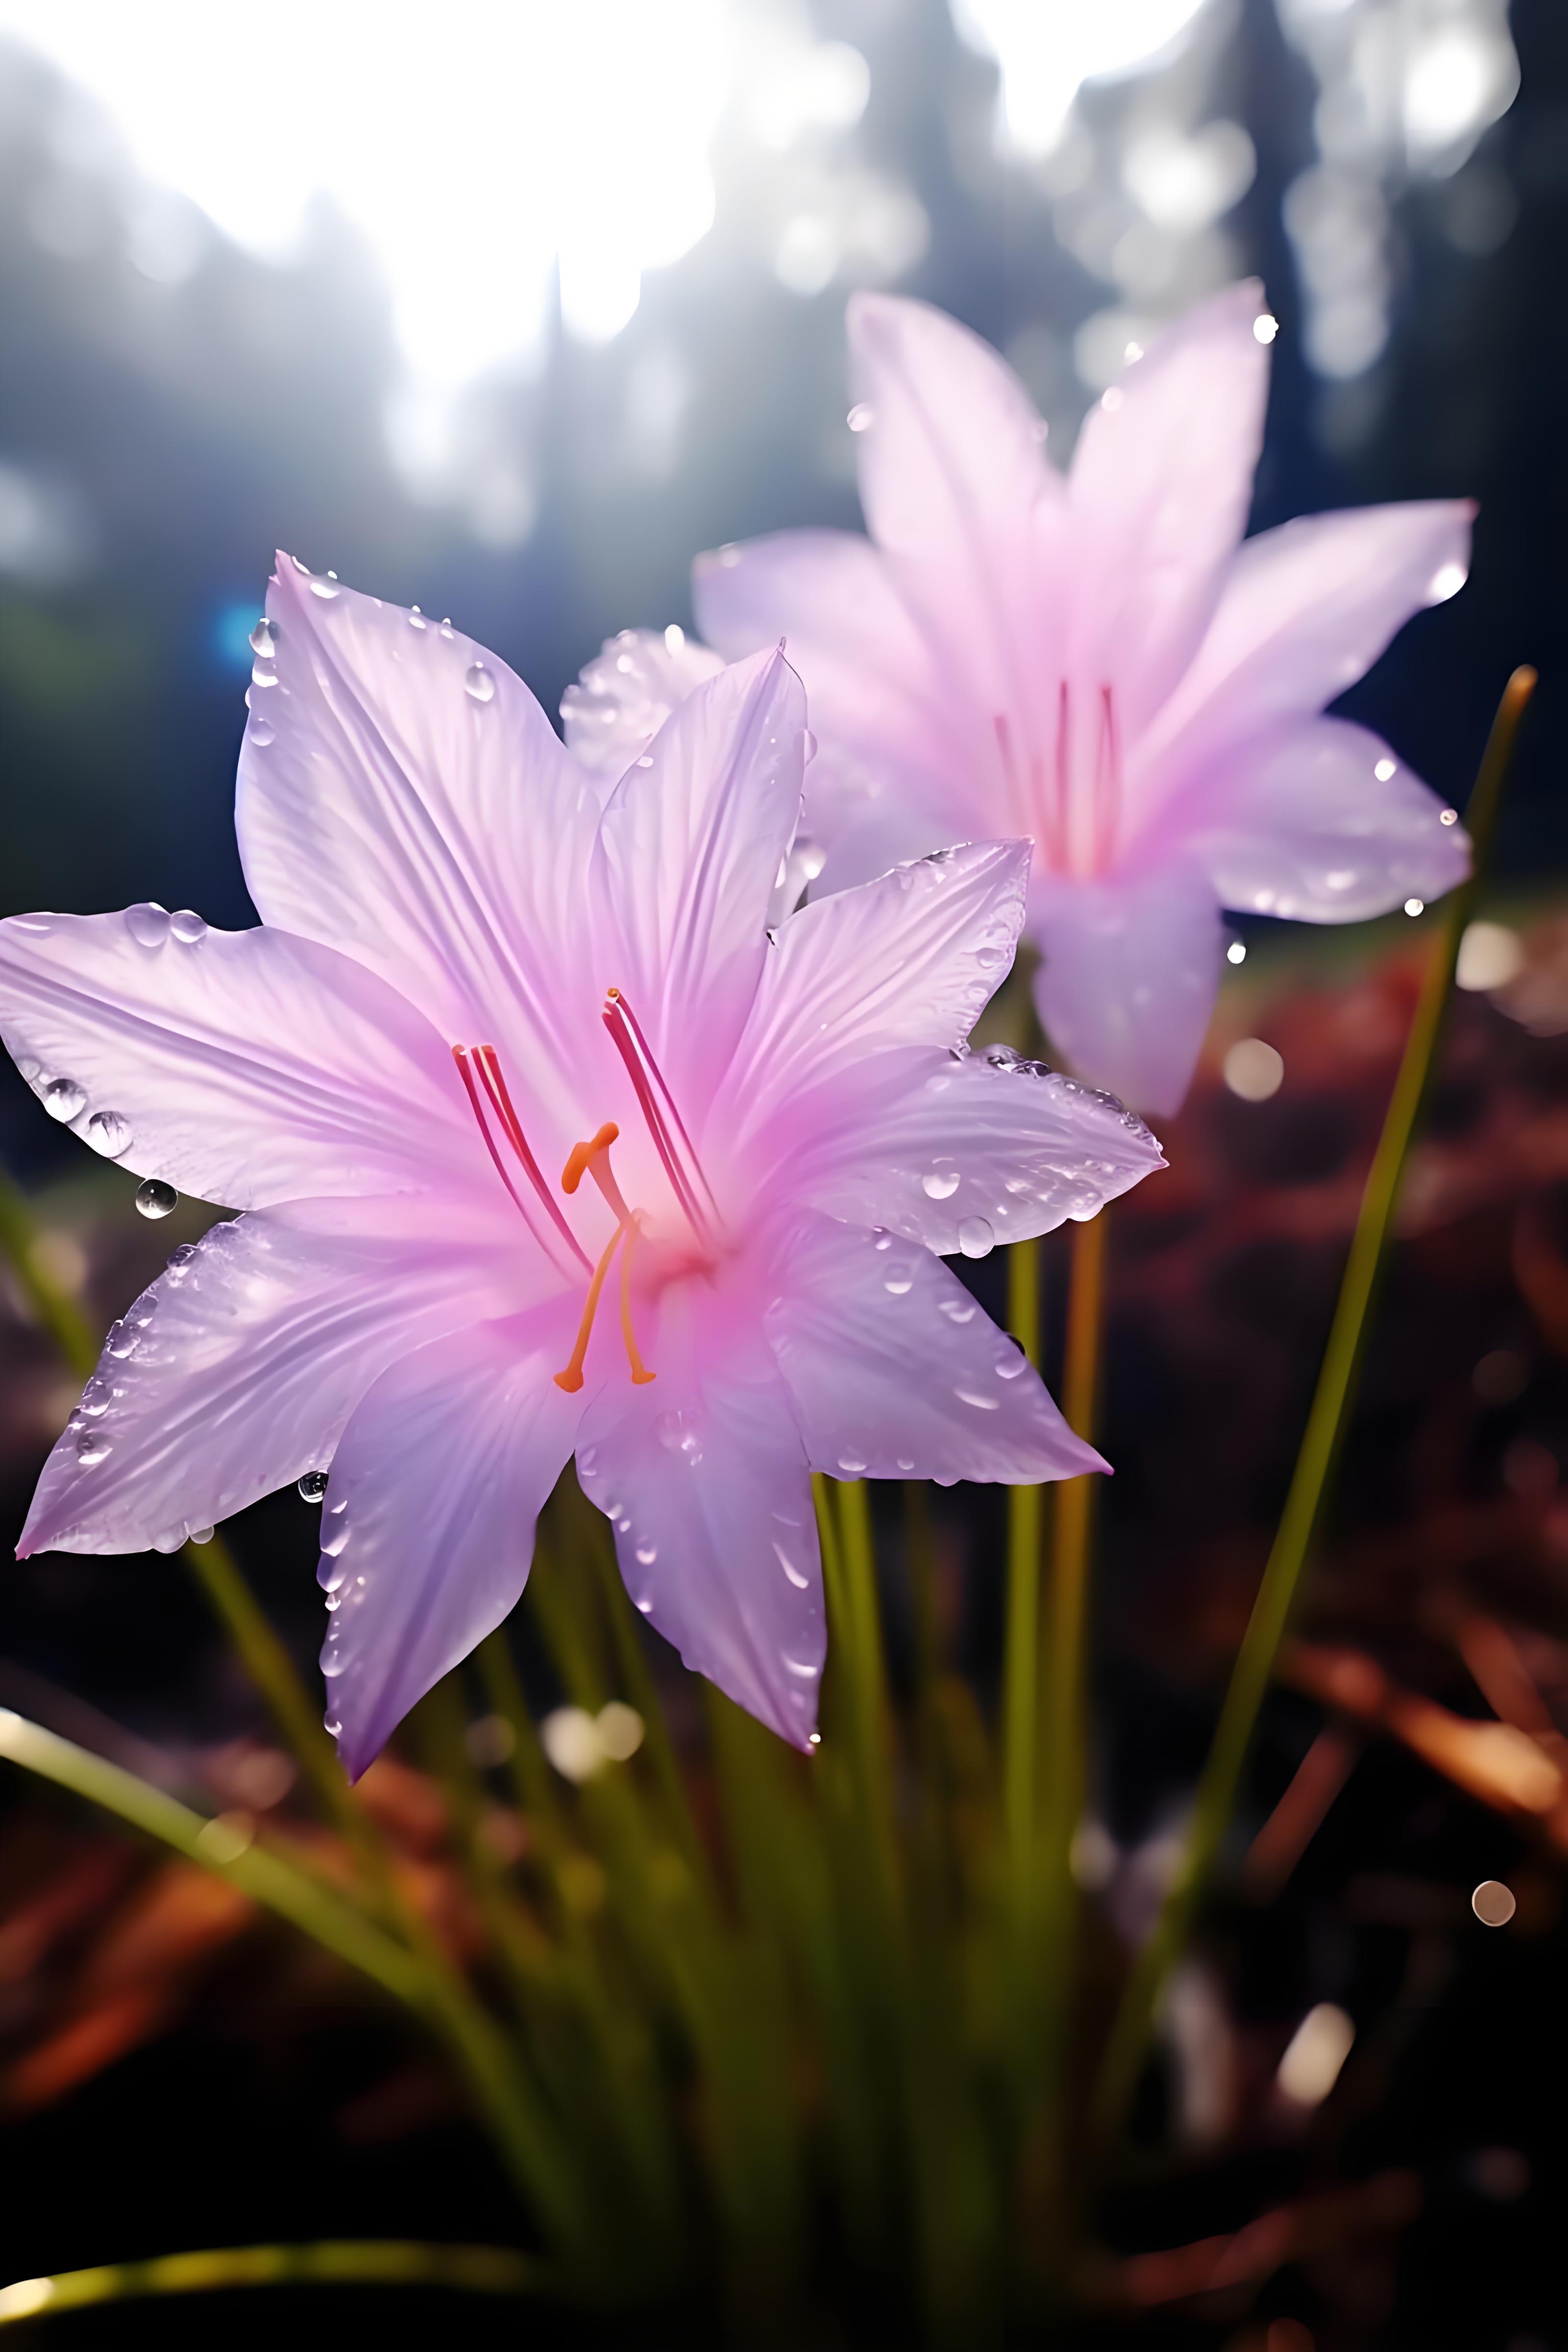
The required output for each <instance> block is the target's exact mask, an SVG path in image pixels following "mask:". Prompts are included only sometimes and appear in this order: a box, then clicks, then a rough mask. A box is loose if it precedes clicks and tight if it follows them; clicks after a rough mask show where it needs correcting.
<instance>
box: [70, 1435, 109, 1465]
mask: <svg viewBox="0 0 1568 2352" xmlns="http://www.w3.org/2000/svg"><path fill="white" fill-rule="evenodd" d="M109 1453H110V1444H109V1440H108V1438H107V1437H105V1436H104V1434H103V1433H102V1432H101V1430H97V1429H84V1430H83V1431H82V1433H81V1435H80V1436H79V1438H78V1439H77V1442H76V1458H77V1460H78V1461H79V1463H80V1464H81V1466H82V1468H83V1469H84V1470H90V1469H91V1468H92V1466H93V1464H94V1463H95V1462H103V1461H106V1460H107V1459H108V1457H109Z"/></svg>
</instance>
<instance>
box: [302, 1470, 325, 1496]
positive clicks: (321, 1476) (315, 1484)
mask: <svg viewBox="0 0 1568 2352" xmlns="http://www.w3.org/2000/svg"><path fill="white" fill-rule="evenodd" d="M326 1491H327V1474H326V1472H325V1471H324V1470H307V1471H306V1473H305V1475H304V1476H303V1477H302V1478H301V1479H300V1501H301V1502H302V1503H319V1502H320V1501H321V1497H322V1496H323V1495H325V1493H326Z"/></svg>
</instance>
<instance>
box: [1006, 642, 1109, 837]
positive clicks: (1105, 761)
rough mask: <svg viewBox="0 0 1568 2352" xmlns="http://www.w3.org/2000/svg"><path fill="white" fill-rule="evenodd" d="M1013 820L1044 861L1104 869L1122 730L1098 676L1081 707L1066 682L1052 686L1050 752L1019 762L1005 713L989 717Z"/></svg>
mask: <svg viewBox="0 0 1568 2352" xmlns="http://www.w3.org/2000/svg"><path fill="white" fill-rule="evenodd" d="M992 723H993V725H994V728H995V730H996V748H997V751H999V753H1000V754H1001V760H1002V773H1003V779H1004V782H1005V787H1006V792H1007V796H1008V799H1009V802H1010V803H1011V804H1012V807H1013V810H1014V812H1015V822H1016V823H1017V824H1019V826H1020V827H1021V829H1022V830H1023V831H1024V832H1026V833H1028V834H1030V835H1032V836H1033V838H1034V840H1035V842H1036V844H1037V847H1038V849H1039V852H1040V856H1041V857H1042V859H1043V861H1044V863H1045V866H1046V869H1047V872H1048V873H1052V874H1070V875H1073V876H1075V877H1078V878H1079V880H1087V879H1088V878H1089V877H1090V876H1092V875H1096V874H1103V873H1104V872H1105V870H1106V868H1107V867H1108V866H1110V865H1111V863H1112V862H1113V860H1114V858H1115V856H1116V853H1117V849H1118V847H1119V845H1120V835H1121V815H1122V807H1121V730H1120V729H1119V728H1118V725H1117V719H1116V698H1115V695H1114V693H1113V691H1112V689H1111V688H1110V686H1109V685H1106V684H1101V686H1100V689H1099V691H1098V693H1097V694H1096V696H1095V697H1094V698H1093V699H1092V701H1091V702H1090V704H1089V708H1088V709H1085V708H1084V705H1083V703H1082V701H1081V700H1080V701H1079V705H1078V707H1077V709H1075V708H1074V703H1073V695H1072V688H1071V687H1070V686H1069V684H1068V680H1067V679H1066V678H1065V677H1064V678H1062V679H1061V680H1060V681H1059V683H1058V688H1057V725H1056V740H1055V742H1054V744H1053V746H1052V749H1051V753H1050V756H1049V758H1048V759H1047V756H1046V754H1045V753H1044V752H1039V751H1037V752H1035V753H1033V754H1032V755H1031V757H1030V759H1029V761H1028V765H1027V768H1025V765H1024V762H1023V760H1022V758H1021V756H1020V753H1019V751H1018V747H1017V746H1016V744H1015V742H1014V740H1013V731H1012V729H1011V727H1010V726H1009V725H1008V722H1007V719H1006V718H1005V715H1004V714H1003V713H1002V712H1000V711H999V712H998V713H997V714H996V717H995V718H994V720H993V722H992Z"/></svg>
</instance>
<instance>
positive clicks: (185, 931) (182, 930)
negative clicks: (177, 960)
mask: <svg viewBox="0 0 1568 2352" xmlns="http://www.w3.org/2000/svg"><path fill="white" fill-rule="evenodd" d="M169 929H170V930H171V931H172V932H173V933H174V937H175V938H176V939H177V940H179V942H180V945H181V946H182V947H183V948H194V947H195V944H196V942H197V940H205V937H206V935H207V927H206V922H205V919H204V918H203V917H202V916H200V915H198V914H197V913H196V912H195V908H191V907H182V908H179V910H178V911H177V913H175V914H173V915H171V916H170V918H169Z"/></svg>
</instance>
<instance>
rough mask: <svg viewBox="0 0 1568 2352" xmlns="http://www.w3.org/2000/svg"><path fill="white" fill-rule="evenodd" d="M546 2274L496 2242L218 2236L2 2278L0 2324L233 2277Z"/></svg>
mask: <svg viewBox="0 0 1568 2352" xmlns="http://www.w3.org/2000/svg"><path fill="white" fill-rule="evenodd" d="M329 2284H330V2285H335V2286H437V2287H452V2288H456V2289H457V2290H458V2292H459V2293H463V2294H531V2293H537V2292H538V2291H539V2290H540V2289H541V2288H542V2287H544V2286H546V2285H547V2284H548V2273H546V2272H545V2271H544V2269H543V2268H542V2265H541V2264H540V2263H535V2262H531V2261H530V2260H529V2258H528V2256H527V2255H526V2254H518V2253H513V2252H511V2250H510V2248H509V2247H504V2246H429V2245H419V2244H416V2243H414V2242H411V2241H407V2240H399V2239H395V2238H385V2239H375V2238H363V2239H356V2238H343V2239H339V2240H335V2241H334V2240H327V2241H326V2242H323V2243H321V2244H320V2245H314V2246H221V2247H216V2248H214V2249H213V2250H212V2251H211V2252H204V2253H199V2254H160V2255H158V2256H156V2257H155V2258H154V2259H153V2261H151V2262H145V2263H103V2264H101V2265H100V2266H99V2267H97V2268H96V2269H93V2270H85V2271H57V2272H56V2273H54V2275H53V2277H51V2278H32V2279H18V2280H17V2281H16V2284H15V2285H14V2286H7V2287H0V2327H12V2326H16V2324H17V2323H18V2322H19V2321H21V2320H25V2319H43V2318H47V2317H49V2316H51V2315H53V2314H54V2313H56V2312H58V2311H79V2310H80V2309H81V2308H82V2306H83V2305H85V2304H89V2303H129V2302H131V2301H132V2300H133V2299H137V2298H140V2297H142V2296H143V2295H150V2294H206V2293H209V2292H211V2291H212V2290H214V2289H215V2288H223V2287H239V2286H324V2285H329Z"/></svg>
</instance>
